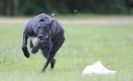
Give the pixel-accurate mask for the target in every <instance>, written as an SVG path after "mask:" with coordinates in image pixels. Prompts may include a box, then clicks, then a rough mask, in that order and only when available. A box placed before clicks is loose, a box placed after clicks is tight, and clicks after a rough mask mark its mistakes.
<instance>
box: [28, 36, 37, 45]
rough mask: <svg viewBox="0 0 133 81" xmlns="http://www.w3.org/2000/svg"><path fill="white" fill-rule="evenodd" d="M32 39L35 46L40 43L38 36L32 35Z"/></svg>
mask: <svg viewBox="0 0 133 81" xmlns="http://www.w3.org/2000/svg"><path fill="white" fill-rule="evenodd" d="M30 40H31V42H32V44H33V45H34V46H36V45H37V44H38V39H37V37H30Z"/></svg>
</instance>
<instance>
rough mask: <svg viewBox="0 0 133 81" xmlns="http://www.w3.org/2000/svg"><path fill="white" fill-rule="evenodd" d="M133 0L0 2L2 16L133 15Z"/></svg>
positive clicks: (26, 0) (18, 0) (9, 0)
mask: <svg viewBox="0 0 133 81" xmlns="http://www.w3.org/2000/svg"><path fill="white" fill-rule="evenodd" d="M132 8H133V0H0V15H8V16H14V15H34V14H38V13H41V12H44V13H48V14H51V13H53V12H57V13H63V14H64V13H74V12H76V11H77V12H79V13H101V14H132V13H133V12H132V11H133V9H132Z"/></svg>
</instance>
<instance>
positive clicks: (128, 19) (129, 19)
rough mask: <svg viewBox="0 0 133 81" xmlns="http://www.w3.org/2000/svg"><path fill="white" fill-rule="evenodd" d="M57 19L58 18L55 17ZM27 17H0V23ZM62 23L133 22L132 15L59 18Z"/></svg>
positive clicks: (25, 20)
mask: <svg viewBox="0 0 133 81" xmlns="http://www.w3.org/2000/svg"><path fill="white" fill-rule="evenodd" d="M57 19H58V18H57ZM28 20H29V18H0V24H26V23H27V22H28ZM58 20H59V21H60V23H62V24H103V25H104V24H105V25H106V24H133V17H109V18H107V17H106V18H102V17H100V18H80V19H78V18H74V19H72V18H70V19H69V18H64V19H62V18H60V19H58Z"/></svg>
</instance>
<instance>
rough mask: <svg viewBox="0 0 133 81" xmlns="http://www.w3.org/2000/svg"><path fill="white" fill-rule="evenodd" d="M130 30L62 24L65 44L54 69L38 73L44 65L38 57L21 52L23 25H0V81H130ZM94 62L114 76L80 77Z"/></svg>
mask: <svg viewBox="0 0 133 81" xmlns="http://www.w3.org/2000/svg"><path fill="white" fill-rule="evenodd" d="M132 26H133V25H107V24H106V25H86V24H78V25H76V24H64V25H63V27H64V29H65V37H66V41H65V43H64V45H63V47H62V48H61V49H60V50H59V51H58V53H57V55H56V59H57V63H56V66H55V69H54V70H53V71H50V69H49V68H48V69H47V71H46V72H45V73H41V72H40V70H41V69H42V67H43V65H44V63H45V61H46V59H44V58H43V56H42V55H41V53H40V52H39V53H37V54H34V55H33V54H31V57H30V58H29V59H27V58H25V57H24V55H23V53H22V51H21V45H22V32H23V28H24V24H18V25H13V24H12V25H9V24H7V25H6V24H1V25H0V42H1V43H0V81H132V80H133V77H132V75H133V69H132V68H133V57H132V56H133V50H132V49H133V27H132ZM29 50H30V49H29ZM98 60H101V61H102V63H103V64H104V65H105V66H107V67H108V68H109V69H113V70H116V71H118V73H117V74H116V75H110V76H85V77H83V76H82V71H83V69H84V68H85V66H87V65H89V64H93V63H95V62H96V61H98Z"/></svg>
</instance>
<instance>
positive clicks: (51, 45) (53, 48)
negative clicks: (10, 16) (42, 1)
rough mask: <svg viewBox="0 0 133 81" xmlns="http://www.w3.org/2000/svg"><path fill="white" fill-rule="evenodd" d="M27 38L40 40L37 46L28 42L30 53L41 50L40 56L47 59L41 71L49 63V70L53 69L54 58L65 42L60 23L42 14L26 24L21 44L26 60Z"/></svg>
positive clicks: (28, 55)
mask: <svg viewBox="0 0 133 81" xmlns="http://www.w3.org/2000/svg"><path fill="white" fill-rule="evenodd" d="M29 37H33V38H34V37H36V38H37V40H41V42H39V41H38V43H37V45H34V44H33V42H31V41H30V47H31V48H32V53H36V52H38V50H39V49H41V51H42V54H43V55H44V56H45V57H46V58H47V61H46V64H45V66H44V68H43V69H42V71H44V70H45V69H46V68H47V66H48V65H49V63H51V68H54V64H55V59H54V56H55V54H56V52H57V51H58V50H59V48H60V47H61V46H62V44H63V42H64V40H65V37H64V30H63V28H62V27H61V25H60V23H59V22H58V21H57V20H55V19H54V18H52V17H51V16H48V15H46V14H44V13H42V14H39V15H37V16H35V17H34V18H32V19H31V20H30V21H29V22H28V23H27V25H26V27H25V29H24V32H23V44H22V50H23V53H24V55H25V56H26V57H27V58H29V57H30V54H29V52H28V49H27V40H28V38H29Z"/></svg>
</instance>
